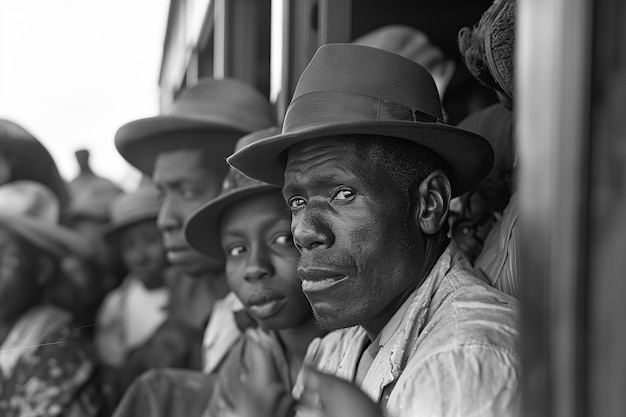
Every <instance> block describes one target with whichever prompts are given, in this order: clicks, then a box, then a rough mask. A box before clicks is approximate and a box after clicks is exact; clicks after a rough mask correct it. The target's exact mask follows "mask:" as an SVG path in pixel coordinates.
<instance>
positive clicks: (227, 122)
mask: <svg viewBox="0 0 626 417" xmlns="http://www.w3.org/2000/svg"><path fill="white" fill-rule="evenodd" d="M274 119H275V117H274V110H273V108H272V106H271V104H270V103H269V102H268V100H267V99H266V98H265V97H264V96H263V95H262V94H261V93H259V92H258V91H257V90H255V89H254V88H252V87H251V86H249V85H247V84H245V83H243V82H241V81H238V80H234V79H222V80H215V79H205V80H201V81H200V82H198V84H196V85H195V86H193V87H190V88H187V89H185V90H183V91H182V92H181V94H180V96H179V97H178V98H177V99H176V100H175V101H174V104H173V105H172V109H171V112H170V113H169V114H163V115H159V116H156V117H149V118H146V119H140V120H135V121H132V122H130V123H127V124H125V125H123V126H122V127H120V128H119V129H118V131H117V133H116V135H115V145H116V146H117V149H118V151H119V152H120V154H121V155H122V156H123V157H124V158H125V159H126V160H127V161H128V162H129V163H130V164H131V165H133V166H134V167H136V168H137V169H139V170H140V171H141V172H143V173H144V174H146V175H148V176H151V175H152V170H153V168H154V161H155V159H156V158H157V156H158V155H159V153H161V152H163V151H168V150H172V149H180V148H181V146H188V144H189V142H192V143H193V144H194V145H195V146H197V145H200V146H206V147H209V148H210V149H211V153H212V154H214V156H215V160H216V161H217V160H224V159H225V158H226V157H227V156H228V155H230V153H231V152H232V150H233V148H234V146H235V142H236V141H237V139H239V138H240V137H241V136H243V135H245V134H246V133H250V132H253V131H255V130H259V129H263V128H266V127H270V126H273V125H274V124H275V121H274Z"/></svg>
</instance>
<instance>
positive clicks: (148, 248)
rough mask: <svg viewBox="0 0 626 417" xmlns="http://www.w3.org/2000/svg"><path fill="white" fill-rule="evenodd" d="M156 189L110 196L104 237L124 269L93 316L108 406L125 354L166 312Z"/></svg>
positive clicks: (116, 391)
mask: <svg viewBox="0 0 626 417" xmlns="http://www.w3.org/2000/svg"><path fill="white" fill-rule="evenodd" d="M159 204H160V200H159V193H158V190H157V189H156V187H154V185H153V184H151V183H150V182H149V181H147V180H146V181H143V182H142V183H141V185H140V186H139V188H138V189H137V190H136V191H134V192H132V193H129V194H122V195H119V196H118V197H116V198H115V200H114V201H113V204H112V205H111V210H110V219H111V221H110V224H109V226H108V228H107V229H106V231H105V234H104V237H105V239H106V240H107V242H108V244H109V245H110V247H111V248H112V250H113V251H118V252H119V255H120V258H121V260H122V262H123V264H124V266H125V267H126V269H127V270H128V275H127V276H126V277H125V278H124V281H123V282H122V284H121V285H120V286H119V287H117V288H115V289H114V290H112V291H111V292H110V293H108V294H107V296H106V297H105V299H104V301H103V303H102V305H101V306H100V309H99V311H98V314H97V317H96V328H95V332H96V333H95V347H96V351H97V353H98V357H99V359H100V361H101V363H102V364H103V365H104V369H105V373H104V375H105V377H106V378H105V379H106V380H105V391H106V393H107V397H108V398H109V407H110V408H111V409H112V408H113V407H114V405H115V403H116V402H117V400H118V398H119V397H120V396H121V394H122V392H120V391H121V390H120V389H119V386H118V385H119V384H118V381H117V376H118V373H119V372H120V371H119V370H120V369H121V368H123V367H124V365H125V362H126V357H127V356H128V355H129V353H130V352H131V351H132V350H133V349H135V348H137V347H139V346H141V345H142V344H143V343H144V342H145V341H146V340H148V339H149V338H150V336H152V334H153V333H154V332H155V331H156V329H157V328H158V327H159V326H160V325H161V323H163V321H165V319H166V317H167V311H166V310H167V304H168V300H169V292H168V289H167V285H166V282H165V274H166V270H167V268H168V263H167V259H166V257H165V249H164V247H163V241H162V239H161V234H160V233H159V230H158V229H157V225H156V218H157V215H158V212H159Z"/></svg>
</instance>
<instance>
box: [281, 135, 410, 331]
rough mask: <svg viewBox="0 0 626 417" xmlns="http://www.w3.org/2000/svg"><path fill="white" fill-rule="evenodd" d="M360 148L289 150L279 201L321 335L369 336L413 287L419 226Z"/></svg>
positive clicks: (340, 144) (337, 145)
mask: <svg viewBox="0 0 626 417" xmlns="http://www.w3.org/2000/svg"><path fill="white" fill-rule="evenodd" d="M363 146H364V145H362V144H359V143H358V142H357V143H354V144H352V145H350V144H348V143H346V141H342V140H339V139H324V140H319V141H315V142H308V143H307V142H304V143H303V144H299V145H296V146H294V147H293V148H291V149H290V150H289V156H288V160H287V166H286V170H285V185H284V188H283V195H284V197H285V200H286V201H287V204H288V205H289V206H290V208H291V210H292V222H291V230H292V233H293V236H294V242H295V244H296V247H297V248H298V250H299V251H300V254H301V259H300V262H299V265H298V274H299V276H300V278H301V279H302V289H303V291H304V293H305V294H306V296H307V297H308V299H309V301H310V302H311V305H312V306H313V311H314V312H315V315H316V318H317V320H318V322H319V323H320V325H321V326H322V327H324V328H327V329H337V328H343V327H349V326H353V325H357V324H358V325H363V326H364V327H366V329H367V325H368V323H373V322H376V321H379V320H380V318H381V317H382V316H386V317H387V318H390V316H389V314H390V311H389V310H392V311H391V313H393V311H395V310H394V307H393V306H394V305H395V306H396V308H397V305H396V304H397V302H398V300H399V299H402V297H403V296H404V295H405V294H406V293H407V292H408V291H411V289H412V288H414V284H415V282H416V280H417V273H418V270H419V269H418V268H419V266H420V265H421V260H420V259H418V258H419V256H417V254H418V253H419V251H418V250H416V248H414V247H412V246H414V245H411V244H409V242H415V241H416V239H415V234H416V233H419V226H417V225H414V223H415V222H412V221H411V216H410V214H409V208H408V202H407V199H406V197H405V196H404V195H403V194H402V193H401V192H400V191H399V190H398V189H397V188H396V187H394V186H393V184H392V182H391V180H390V179H389V176H388V175H387V174H386V172H384V170H381V169H379V168H378V167H377V164H376V163H375V161H373V160H372V159H371V158H370V157H369V156H367V155H366V154H365V153H364V152H363V149H364V148H363ZM419 236H421V235H419ZM412 285H413V287H412Z"/></svg>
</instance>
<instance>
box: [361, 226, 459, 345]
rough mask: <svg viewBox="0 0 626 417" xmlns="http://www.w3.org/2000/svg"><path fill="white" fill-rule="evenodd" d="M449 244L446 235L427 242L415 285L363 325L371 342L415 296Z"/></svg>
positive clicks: (440, 235)
mask: <svg viewBox="0 0 626 417" xmlns="http://www.w3.org/2000/svg"><path fill="white" fill-rule="evenodd" d="M449 244H450V239H449V238H448V237H447V236H445V235H444V234H439V235H438V236H436V237H433V238H432V239H428V240H427V241H426V245H425V250H424V256H423V259H424V263H423V264H422V267H421V269H420V272H419V274H418V276H417V279H416V280H415V281H414V283H413V285H411V286H409V287H408V288H407V289H405V290H404V291H403V292H402V293H401V294H400V295H399V296H397V297H396V298H395V299H393V300H392V301H391V302H390V303H389V304H387V306H386V307H385V308H384V309H383V310H382V311H381V312H380V313H379V314H378V315H377V316H376V317H375V318H374V319H373V320H371V321H369V322H367V323H362V324H361V327H363V328H364V329H365V331H366V332H367V336H368V338H369V339H370V341H374V340H375V339H376V338H377V337H378V334H379V333H380V332H381V331H382V330H383V329H384V328H385V326H386V325H387V323H389V321H390V320H391V318H392V317H393V316H394V315H395V314H396V312H397V311H398V310H399V309H400V307H402V305H403V304H404V303H405V302H406V300H407V299H408V298H409V297H410V296H411V294H413V292H414V291H415V290H416V289H417V288H418V287H419V286H420V285H422V283H423V282H424V280H425V279H426V277H427V276H428V275H429V274H430V272H431V271H432V269H433V267H434V266H435V264H436V263H437V261H438V260H439V258H440V257H441V254H442V253H443V252H444V251H445V250H446V248H447V247H448V245H449Z"/></svg>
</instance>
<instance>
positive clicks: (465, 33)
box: [452, 0, 519, 296]
mask: <svg viewBox="0 0 626 417" xmlns="http://www.w3.org/2000/svg"><path fill="white" fill-rule="evenodd" d="M515 14H516V1H515V0H495V1H494V2H493V4H492V5H491V7H489V9H487V11H485V13H484V14H483V16H482V17H481V19H480V21H479V22H478V24H477V25H476V26H475V27H473V28H463V29H461V31H460V32H459V49H460V51H461V55H462V56H463V60H464V62H465V64H466V66H467V68H468V69H469V71H470V72H471V73H472V75H473V76H474V77H475V78H476V79H478V80H479V81H480V82H481V83H483V84H484V85H486V86H487V87H489V88H492V89H493V90H494V91H495V92H496V93H497V94H498V98H499V99H500V104H496V105H493V106H490V107H487V108H486V109H483V110H480V111H478V112H476V113H474V114H471V115H470V116H468V117H467V118H466V119H465V120H463V121H461V122H460V123H459V125H458V126H459V127H461V128H464V129H467V130H470V131H472V132H475V133H478V134H480V135H482V136H484V137H485V138H486V139H487V140H488V141H489V142H490V143H491V145H492V147H493V149H494V154H495V161H494V167H493V169H492V170H491V173H490V174H489V175H488V176H487V177H486V178H485V179H484V180H483V181H482V182H481V184H480V185H479V186H478V188H477V189H476V190H473V191H471V192H469V193H467V194H465V195H464V196H462V197H461V198H460V200H458V201H457V203H458V204H457V207H458V209H457V211H458V212H459V213H460V215H459V216H458V217H457V218H456V219H455V220H454V221H453V224H452V234H453V238H454V240H455V241H456V242H457V244H458V245H459V247H460V248H461V250H463V251H464V252H465V253H466V255H467V256H468V258H470V260H471V261H472V262H473V264H474V267H475V268H476V270H477V271H478V272H479V273H481V274H482V275H483V276H484V277H485V278H486V279H487V280H488V281H489V282H491V284H492V285H493V286H495V287H496V288H498V289H500V290H502V291H504V292H506V293H508V294H511V295H513V296H517V295H518V262H519V254H518V229H517V217H518V202H517V195H516V186H515V170H516V166H517V152H516V148H515V141H514V135H513V133H514V118H513V113H512V110H513V104H514V98H515V89H514V86H515V83H514V71H513V70H514V63H513V58H514V55H515V54H514V47H515Z"/></svg>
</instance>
